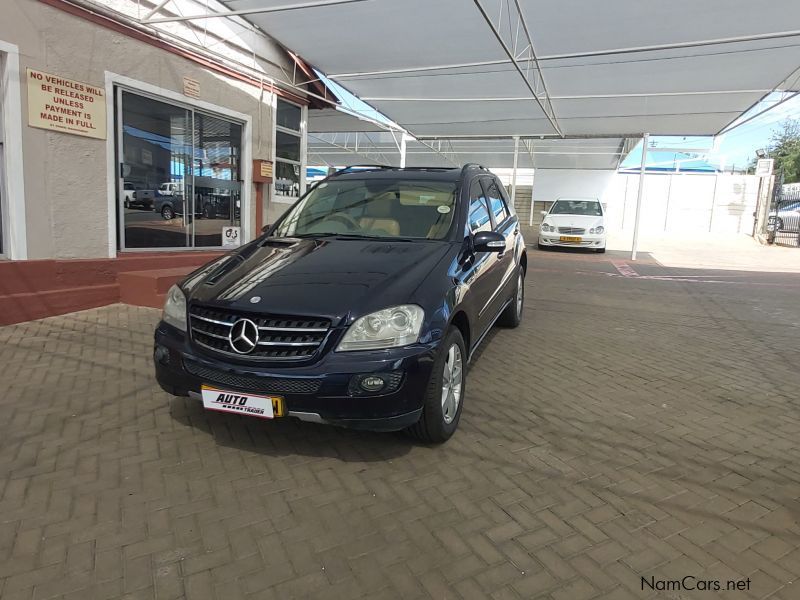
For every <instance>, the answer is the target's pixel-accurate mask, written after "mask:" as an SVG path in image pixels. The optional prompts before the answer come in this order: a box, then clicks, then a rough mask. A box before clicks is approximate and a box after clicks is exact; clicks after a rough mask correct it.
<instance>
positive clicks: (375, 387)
mask: <svg viewBox="0 0 800 600" xmlns="http://www.w3.org/2000/svg"><path fill="white" fill-rule="evenodd" d="M358 385H359V387H360V388H361V389H362V390H364V391H365V392H379V391H381V390H382V389H383V386H385V385H386V381H384V379H383V377H381V376H380V375H366V376H364V377H362V378H361V381H360V382H359V384H358Z"/></svg>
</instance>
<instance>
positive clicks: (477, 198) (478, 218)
mask: <svg viewBox="0 0 800 600" xmlns="http://www.w3.org/2000/svg"><path fill="white" fill-rule="evenodd" d="M469 228H470V231H472V233H475V232H477V231H490V230H491V229H492V224H491V221H490V219H489V209H488V208H487V205H486V198H485V197H484V193H483V187H482V186H481V182H480V181H479V180H477V179H476V180H475V181H473V182H472V186H471V187H470V188H469Z"/></svg>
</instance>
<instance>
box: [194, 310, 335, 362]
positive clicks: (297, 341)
mask: <svg viewBox="0 0 800 600" xmlns="http://www.w3.org/2000/svg"><path fill="white" fill-rule="evenodd" d="M239 319H250V320H251V321H253V322H254V323H255V324H256V326H257V327H258V345H257V346H256V347H255V349H254V350H253V351H252V352H249V353H247V354H239V353H237V352H235V351H234V350H233V348H232V347H231V344H230V342H229V340H228V334H229V333H230V330H231V327H232V326H233V325H234V324H235V323H236V321H238V320H239ZM189 321H190V328H191V333H192V339H193V340H194V341H195V343H197V344H199V345H200V346H203V347H205V348H208V349H209V350H214V351H215V352H222V353H224V354H232V355H234V356H238V357H240V358H274V359H292V358H295V359H298V358H306V357H309V356H311V355H313V354H314V353H315V352H316V351H317V349H318V348H319V346H320V344H322V342H323V341H324V340H325V336H326V335H327V334H328V330H329V329H330V325H331V324H330V321H329V320H327V319H317V318H309V317H292V316H286V315H263V314H262V315H259V314H253V313H240V312H233V311H228V310H224V309H219V308H210V307H205V306H192V307H191V309H190V310H189Z"/></svg>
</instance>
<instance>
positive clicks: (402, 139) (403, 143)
mask: <svg viewBox="0 0 800 600" xmlns="http://www.w3.org/2000/svg"><path fill="white" fill-rule="evenodd" d="M400 168H401V169H405V168H406V134H405V133H401V134H400Z"/></svg>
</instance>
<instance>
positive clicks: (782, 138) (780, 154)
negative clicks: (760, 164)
mask: <svg viewBox="0 0 800 600" xmlns="http://www.w3.org/2000/svg"><path fill="white" fill-rule="evenodd" d="M769 156H770V158H774V159H775V173H776V174H779V173H781V172H783V182H784V183H796V182H798V181H800V122H799V121H796V120H793V119H787V120H786V121H784V122H783V124H782V126H781V129H780V130H779V131H776V132H775V133H774V134H773V135H772V140H771V142H770V147H769Z"/></svg>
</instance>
